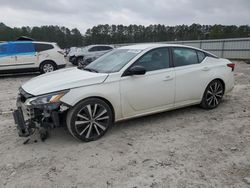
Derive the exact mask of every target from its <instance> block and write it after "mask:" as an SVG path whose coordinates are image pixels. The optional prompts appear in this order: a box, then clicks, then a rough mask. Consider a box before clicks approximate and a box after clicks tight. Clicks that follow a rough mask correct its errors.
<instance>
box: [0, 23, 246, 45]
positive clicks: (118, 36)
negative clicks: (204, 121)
mask: <svg viewBox="0 0 250 188" xmlns="http://www.w3.org/2000/svg"><path fill="white" fill-rule="evenodd" d="M19 36H28V37H31V38H34V39H35V40H40V41H49V42H57V43H58V45H59V46H60V47H62V48H68V47H72V46H78V47H79V46H84V45H89V44H117V43H138V42H160V41H176V40H202V39H222V38H237V37H250V26H248V25H242V26H236V25H200V24H192V25H190V26H188V25H177V26H166V25H161V24H158V25H149V26H143V25H128V26H125V25H108V24H104V25H97V26H94V27H92V28H89V29H87V31H86V32H85V34H81V33H80V31H79V30H78V29H76V28H75V29H69V28H66V27H59V26H41V27H32V28H31V27H21V28H17V27H14V28H11V27H8V26H6V25H5V24H3V23H0V41H10V40H15V39H16V38H18V37H19Z"/></svg>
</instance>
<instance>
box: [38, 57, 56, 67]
mask: <svg viewBox="0 0 250 188" xmlns="http://www.w3.org/2000/svg"><path fill="white" fill-rule="evenodd" d="M46 62H50V63H53V64H54V66H55V68H56V69H57V64H56V62H55V61H53V60H51V59H45V60H43V61H41V62H40V65H39V69H40V68H41V66H42V65H43V64H44V63H46Z"/></svg>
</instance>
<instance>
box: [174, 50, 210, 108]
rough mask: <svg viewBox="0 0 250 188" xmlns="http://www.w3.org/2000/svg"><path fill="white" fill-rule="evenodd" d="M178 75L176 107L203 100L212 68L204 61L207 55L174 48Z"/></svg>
mask: <svg viewBox="0 0 250 188" xmlns="http://www.w3.org/2000/svg"><path fill="white" fill-rule="evenodd" d="M172 56H173V62H174V66H175V73H176V92H175V93H176V94H175V105H176V106H182V105H186V104H191V103H197V102H198V101H199V100H201V98H202V95H203V93H204V90H205V88H206V84H207V81H208V80H209V78H210V74H211V71H210V68H209V65H207V64H206V63H205V62H204V61H205V60H204V59H205V57H206V56H205V53H203V52H201V51H198V50H195V49H191V48H185V47H176V48H172Z"/></svg>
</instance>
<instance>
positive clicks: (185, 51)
mask: <svg viewBox="0 0 250 188" xmlns="http://www.w3.org/2000/svg"><path fill="white" fill-rule="evenodd" d="M173 59H174V63H175V66H176V67H179V66H185V65H192V64H197V63H198V58H197V54H196V51H195V50H193V49H189V48H174V49H173Z"/></svg>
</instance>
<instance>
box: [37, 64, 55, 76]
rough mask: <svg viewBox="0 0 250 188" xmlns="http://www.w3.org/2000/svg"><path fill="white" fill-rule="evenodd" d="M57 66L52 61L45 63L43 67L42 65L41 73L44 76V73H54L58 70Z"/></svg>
mask: <svg viewBox="0 0 250 188" xmlns="http://www.w3.org/2000/svg"><path fill="white" fill-rule="evenodd" d="M56 68H57V67H56V64H55V63H54V62H52V61H44V62H43V63H42V64H41V65H40V68H39V69H40V72H41V73H42V74H44V73H48V72H53V71H55V70H56Z"/></svg>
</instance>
